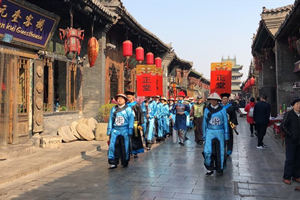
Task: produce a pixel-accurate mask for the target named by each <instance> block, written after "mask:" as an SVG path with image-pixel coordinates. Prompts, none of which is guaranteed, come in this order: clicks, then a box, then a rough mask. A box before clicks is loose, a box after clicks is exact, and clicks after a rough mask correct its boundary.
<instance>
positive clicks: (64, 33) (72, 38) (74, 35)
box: [59, 28, 84, 59]
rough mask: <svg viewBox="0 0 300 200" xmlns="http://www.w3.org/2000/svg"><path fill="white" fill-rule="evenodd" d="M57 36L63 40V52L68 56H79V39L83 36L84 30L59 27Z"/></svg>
mask: <svg viewBox="0 0 300 200" xmlns="http://www.w3.org/2000/svg"><path fill="white" fill-rule="evenodd" d="M59 31H60V33H59V37H60V39H61V40H65V45H64V47H65V54H66V56H68V57H69V58H73V59H74V58H75V57H76V56H79V54H80V50H81V44H80V42H81V40H83V38H84V33H83V32H84V30H81V29H75V28H67V29H61V28H60V29H59Z"/></svg>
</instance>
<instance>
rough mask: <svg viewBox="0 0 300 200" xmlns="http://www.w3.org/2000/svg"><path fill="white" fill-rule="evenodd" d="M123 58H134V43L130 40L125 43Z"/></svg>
mask: <svg viewBox="0 0 300 200" xmlns="http://www.w3.org/2000/svg"><path fill="white" fill-rule="evenodd" d="M123 56H125V57H127V58H129V57H130V56H132V42H131V41H130V40H126V41H124V42H123Z"/></svg>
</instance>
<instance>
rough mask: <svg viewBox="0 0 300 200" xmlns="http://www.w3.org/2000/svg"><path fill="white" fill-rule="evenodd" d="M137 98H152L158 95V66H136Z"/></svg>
mask: <svg viewBox="0 0 300 200" xmlns="http://www.w3.org/2000/svg"><path fill="white" fill-rule="evenodd" d="M136 81H137V96H145V97H151V96H155V95H156V91H157V82H156V66H155V65H137V66H136Z"/></svg>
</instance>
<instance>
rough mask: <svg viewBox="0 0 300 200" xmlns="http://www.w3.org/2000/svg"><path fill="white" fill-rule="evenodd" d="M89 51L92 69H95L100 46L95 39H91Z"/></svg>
mask: <svg viewBox="0 0 300 200" xmlns="http://www.w3.org/2000/svg"><path fill="white" fill-rule="evenodd" d="M87 51H88V58H89V63H90V67H93V66H94V65H95V62H96V60H97V56H98V52H99V44H98V41H97V39H96V38H95V37H91V38H90V39H89V41H88V48H87Z"/></svg>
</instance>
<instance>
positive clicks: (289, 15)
mask: <svg viewBox="0 0 300 200" xmlns="http://www.w3.org/2000/svg"><path fill="white" fill-rule="evenodd" d="M299 5H300V0H295V3H294V5H293V7H292V10H291V11H290V12H289V13H288V14H287V16H286V17H285V19H284V21H283V22H282V23H281V26H280V27H279V28H278V31H277V33H276V35H275V37H277V36H278V35H279V34H280V32H281V30H282V29H283V28H284V27H285V26H286V24H287V23H288V21H289V19H290V18H291V16H292V15H293V14H294V13H295V12H296V10H297V7H298V6H299Z"/></svg>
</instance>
